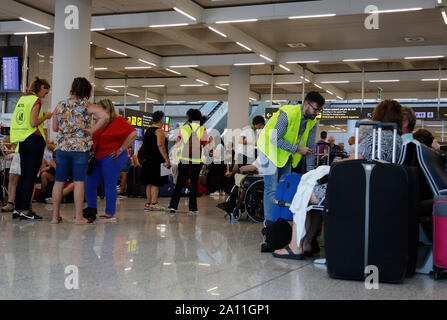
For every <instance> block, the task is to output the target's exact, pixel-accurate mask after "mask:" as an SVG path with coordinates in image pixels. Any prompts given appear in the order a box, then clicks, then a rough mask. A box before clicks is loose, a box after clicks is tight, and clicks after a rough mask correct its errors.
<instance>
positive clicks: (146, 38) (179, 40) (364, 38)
mask: <svg viewBox="0 0 447 320" xmlns="http://www.w3.org/2000/svg"><path fill="white" fill-rule="evenodd" d="M443 1H444V2H445V4H446V5H447V0H443ZM7 2H8V3H10V4H11V3H13V4H14V6H13V7H14V8H15V7H16V6H15V5H16V4H17V3H18V4H22V5H24V6H26V7H23V8H24V12H26V13H27V14H30V15H32V13H33V12H34V13H35V14H36V15H38V16H39V21H41V20H42V19H43V20H45V19H47V20H48V21H49V24H48V25H50V23H51V20H52V19H54V17H53V16H52V15H54V5H55V0H21V1H12V0H2V2H1V3H0V20H11V19H15V20H17V19H18V16H19V15H20V14H21V11H20V10H18V9H16V16H14V15H13V14H11V8H10V7H11V6H7ZM376 2H377V3H378V4H380V8H385V9H389V8H391V9H396V8H408V7H421V8H424V9H423V10H420V11H413V12H400V13H384V14H380V16H379V29H378V30H367V29H366V28H365V27H364V20H365V18H366V15H365V14H364V7H365V5H367V4H369V3H368V1H367V0H357V1H356V2H352V1H351V0H322V1H272V0H270V1H255V0H243V1H236V0H221V1H213V0H193V1H192V0H165V1H161V0H160V1H157V0H128V1H119V0H93V15H94V17H93V18H92V25H93V26H95V27H97V26H102V25H104V26H105V27H106V30H104V31H99V32H95V33H96V34H98V33H100V34H101V35H103V36H105V37H102V38H101V41H100V42H96V43H95V41H93V48H94V50H95V51H94V52H95V57H96V60H95V61H94V62H93V65H94V66H100V67H104V66H106V67H107V68H108V70H107V71H96V77H97V78H98V81H97V84H98V86H97V88H96V92H95V93H96V95H110V93H111V92H109V91H106V90H104V88H103V87H101V84H103V83H105V84H110V83H115V82H113V81H121V82H123V81H124V78H125V77H126V75H127V76H128V77H129V79H141V78H145V79H152V80H153V81H155V82H160V83H163V84H166V85H167V87H166V88H167V89H166V90H167V94H168V97H170V98H171V100H175V99H173V98H172V97H175V96H176V95H179V96H180V95H181V96H182V97H183V98H186V99H192V100H194V99H196V100H201V99H200V98H201V95H203V96H209V95H212V94H215V95H216V96H219V97H221V96H222V94H224V95H225V94H226V92H223V91H222V90H219V89H217V88H216V87H215V85H219V84H221V83H228V81H229V79H228V76H229V73H230V67H231V65H232V64H233V63H234V62H249V61H250V62H251V61H254V62H265V63H266V64H265V65H261V66H252V67H251V68H250V73H251V75H252V78H251V87H250V90H251V92H252V94H253V95H254V96H256V98H264V97H265V96H266V95H268V94H269V93H270V82H271V78H270V74H271V70H270V65H269V62H268V61H266V60H265V59H262V58H260V57H259V54H264V55H267V56H270V57H271V58H272V59H273V60H275V65H276V66H275V70H274V74H275V76H274V77H275V78H274V82H281V81H283V82H284V81H286V82H287V81H289V82H290V81H301V79H300V78H299V76H300V75H301V74H302V73H301V72H302V66H301V65H300V64H287V63H286V61H289V60H296V59H294V58H297V57H298V58H301V60H315V59H318V60H321V61H322V62H320V63H309V64H306V67H307V70H308V71H307V73H306V77H308V78H309V79H310V80H311V81H312V82H315V81H318V83H319V84H320V85H321V86H322V87H323V89H319V88H317V87H315V86H314V85H313V84H312V83H309V84H307V85H306V91H309V90H319V91H320V92H322V93H324V95H325V96H326V97H327V98H335V96H336V95H338V96H341V97H342V98H348V97H356V98H358V97H359V95H360V93H359V90H360V89H361V76H360V73H361V68H362V63H361V62H342V61H341V60H342V59H343V58H345V57H348V58H352V57H353V56H354V57H357V56H359V57H362V58H365V57H368V56H369V57H371V56H372V55H377V56H380V61H374V62H366V63H365V71H366V72H367V75H368V73H371V72H383V75H384V79H390V78H391V79H392V78H393V76H398V77H399V79H400V80H401V81H400V82H398V83H369V82H366V83H365V92H366V93H368V94H372V93H374V92H377V87H379V86H380V87H381V88H382V89H383V90H384V92H386V93H387V94H389V95H393V94H394V93H395V94H407V95H408V96H407V97H410V95H411V97H412V98H417V97H419V96H420V97H423V96H424V97H425V96H433V98H435V97H436V96H435V94H437V89H438V87H437V83H436V82H422V81H420V79H419V78H417V77H409V76H408V75H409V74H411V72H419V71H421V70H423V71H424V72H425V73H424V74H421V76H424V77H428V78H436V77H438V75H439V70H438V68H439V63H438V59H421V60H405V59H403V57H404V56H406V55H418V56H419V55H432V54H436V55H439V52H441V53H442V55H444V56H447V24H445V23H444V21H443V19H442V16H441V11H440V8H437V7H436V6H437V4H436V3H437V1H436V0H393V1H386V0H377V1H376ZM175 5H177V6H179V7H180V8H182V9H183V10H184V11H188V12H190V13H191V14H193V15H195V16H197V17H199V22H195V23H193V22H192V21H191V20H189V19H188V18H186V17H184V16H183V15H181V14H180V13H178V12H175V11H174V10H173V7H174V6H175ZM393 6H394V7H393ZM30 8H31V9H30ZM25 9H26V10H25ZM29 10H31V11H29ZM32 10H34V11H32ZM331 10H334V11H337V16H335V17H325V18H315V19H297V20H290V19H287V16H288V15H291V14H296V13H300V12H303V13H305V14H310V13H315V14H318V13H324V12H326V13H327V12H330V11H331ZM125 13H132V15H131V16H130V15H126V14H125ZM45 14H46V16H45ZM251 16H253V17H256V18H258V19H259V21H257V22H246V23H232V24H216V23H214V22H216V21H218V20H222V19H224V18H225V19H236V18H240V17H245V18H247V17H251ZM42 17H43V18H42ZM30 19H31V17H30ZM144 21H155V22H154V23H156V24H158V23H162V22H166V23H175V22H191V23H193V24H191V25H189V26H184V27H166V28H148V24H149V23H144ZM158 21H161V22H158ZM8 23H9V22H8ZM8 23H7V22H3V24H4V26H5V27H4V28H3V29H4V30H9V29H8V28H7V27H6V26H11V24H8ZM20 23H23V24H26V23H24V22H20ZM28 26H29V25H28ZM208 26H212V27H214V28H215V29H218V30H221V32H225V33H227V37H222V36H220V35H218V34H217V33H215V32H213V31H211V30H210V29H209V28H208ZM14 27H15V25H14ZM222 30H223V31H222ZM1 31H2V23H1V22H0V32H1ZM406 37H410V38H416V37H423V40H424V41H423V42H413V43H409V42H406V41H405V38H406ZM236 41H240V42H243V43H244V44H245V45H247V46H249V47H250V48H252V51H247V50H246V49H244V48H242V47H240V46H239V45H237V44H236ZM105 43H107V44H111V45H113V47H115V48H118V49H119V48H120V46H121V48H124V49H126V48H127V49H129V48H133V51H132V52H134V54H132V55H131V54H129V58H127V59H126V60H123V59H121V58H122V57H121V56H120V55H117V54H114V53H111V52H110V51H107V50H105V49H104V47H105V45H104V44H105ZM290 43H304V44H305V45H306V47H304V48H291V47H290V46H288V44H290ZM378 48H387V49H378ZM142 55H147V56H148V57H154V58H156V60H158V61H159V63H158V66H157V67H154V68H152V69H150V70H138V71H130V70H125V69H124V66H126V65H127V64H129V65H130V66H136V65H138V58H141V57H142ZM303 57H305V59H304V58H303ZM118 58H120V59H118ZM312 58H314V59H312ZM145 59H147V58H146V56H145ZM298 60H300V59H298ZM149 61H154V60H149ZM191 61H197V62H198V63H188V62H191ZM177 62H179V63H177ZM182 62H183V64H198V65H199V66H198V67H195V68H186V69H182V70H180V69H178V71H181V72H182V75H180V76H179V75H176V74H173V73H171V72H169V71H167V70H166V67H169V66H170V65H172V64H182ZM279 64H282V65H283V66H285V67H286V68H289V69H290V71H286V70H285V69H282V68H280V67H279ZM139 65H141V63H139ZM441 66H442V68H443V69H444V71H443V72H444V73H443V77H445V78H447V74H445V72H446V71H445V69H446V68H447V59H445V58H444V59H443V60H442V64H441ZM394 71H400V72H399V73H397V74H393V73H392V72H394ZM263 75H264V77H262V76H263ZM413 75H414V73H413ZM256 76H259V77H258V78H254V77H256ZM376 76H377V77H379V76H378V75H376ZM334 77H335V80H336V79H337V78H340V79H342V78H343V79H349V80H350V81H351V82H350V83H347V84H321V81H323V80H324V79H329V80H334ZM377 77H376V79H377ZM197 78H200V79H202V80H206V81H207V82H209V83H210V85H209V86H203V87H194V88H183V87H179V83H180V82H182V81H186V82H189V83H191V82H194V81H195V79H197ZM379 78H380V77H379ZM416 78H417V79H416ZM172 79H178V80H179V81H177V82H176V83H175V84H172V81H171V80H172ZM314 79H316V80H314ZM109 80H110V81H109ZM169 81H171V82H169ZM135 83H137V82H135ZM442 83H443V87H442V96H443V97H444V98H447V92H446V85H447V81H444V82H442ZM138 84H139V83H138ZM130 88H134V89H135V90H137V91H138V90H140V92H141V90H142V88H141V85H139V86H137V85H136V86H134V87H132V85H130ZM119 90H120V92H119V94H120V95H122V94H123V89H119ZM129 90H130V89H129ZM148 90H149V91H150V93H151V94H153V96H155V97H160V95H162V94H163V91H164V89H155V88H150V89H148ZM326 90H329V91H331V92H334V95H330V94H328V93H327V92H326ZM301 91H302V86H301V85H275V86H274V90H273V92H274V94H275V95H278V97H280V95H284V94H294V95H300V94H301Z"/></svg>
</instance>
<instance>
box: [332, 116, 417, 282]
mask: <svg viewBox="0 0 447 320" xmlns="http://www.w3.org/2000/svg"><path fill="white" fill-rule="evenodd" d="M363 125H369V126H371V125H372V126H373V127H374V130H373V145H372V159H374V158H375V149H376V143H375V142H376V141H375V140H376V131H378V138H377V140H378V147H377V153H378V160H352V161H346V162H336V163H334V164H333V165H332V166H331V170H330V173H329V181H328V188H327V193H326V203H325V213H324V215H325V218H324V222H325V226H324V237H325V241H324V242H325V249H326V261H327V271H328V274H329V276H330V277H333V278H339V279H351V280H365V278H366V277H367V276H368V275H369V270H370V268H366V267H368V266H370V267H372V269H373V270H374V267H375V268H377V269H376V270H377V271H378V277H379V281H380V282H391V283H400V282H402V281H403V280H404V278H405V275H406V272H407V266H408V262H409V239H410V236H409V229H410V225H409V224H410V221H409V220H410V219H409V199H408V196H409V189H408V188H409V187H408V180H409V179H408V174H407V170H406V169H405V168H404V167H403V166H400V165H396V164H395V160H396V138H397V125H396V124H388V123H386V124H385V123H380V122H357V123H356V130H355V131H356V146H355V154H356V159H358V133H359V127H360V126H363ZM384 126H387V127H389V126H391V127H393V128H394V130H393V136H394V139H393V157H392V158H393V163H387V162H384V161H381V159H380V158H381V138H382V137H381V131H382V127H384Z"/></svg>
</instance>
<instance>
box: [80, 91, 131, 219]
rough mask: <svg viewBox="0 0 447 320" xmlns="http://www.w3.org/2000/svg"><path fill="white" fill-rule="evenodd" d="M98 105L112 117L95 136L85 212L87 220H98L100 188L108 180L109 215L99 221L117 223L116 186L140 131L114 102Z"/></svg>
mask: <svg viewBox="0 0 447 320" xmlns="http://www.w3.org/2000/svg"><path fill="white" fill-rule="evenodd" d="M98 106H100V107H102V109H103V110H104V111H105V112H106V113H107V114H108V115H109V118H110V121H109V123H108V124H106V125H104V126H103V127H102V128H101V129H99V130H98V131H97V132H95V134H94V135H93V150H94V152H96V162H95V166H94V167H93V170H92V172H91V173H90V174H89V175H88V176H87V179H86V182H85V197H86V199H87V208H85V209H84V218H87V219H91V220H95V219H96V213H97V189H98V186H99V185H100V184H101V183H102V182H103V181H104V189H105V196H106V214H105V215H101V216H99V219H98V221H101V222H115V221H116V218H115V217H114V216H115V211H116V198H117V191H116V184H117V182H118V178H119V176H120V172H121V168H122V167H123V165H124V163H125V162H126V161H127V158H128V153H127V148H128V147H129V146H130V145H131V144H132V143H133V141H134V140H135V138H136V136H137V132H136V130H135V129H134V128H133V127H132V126H131V125H130V123H129V122H127V120H125V119H124V118H123V117H121V116H119V115H118V114H117V113H116V110H115V107H114V105H113V102H112V101H110V100H109V99H103V100H101V101H99V103H98Z"/></svg>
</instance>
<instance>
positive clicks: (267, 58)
mask: <svg viewBox="0 0 447 320" xmlns="http://www.w3.org/2000/svg"><path fill="white" fill-rule="evenodd" d="M259 56H260V57H261V58H263V59H265V60H267V61H270V62H272V61H273V60H272V59H270V58H269V57H266V56H264V55H263V54H260V55H259Z"/></svg>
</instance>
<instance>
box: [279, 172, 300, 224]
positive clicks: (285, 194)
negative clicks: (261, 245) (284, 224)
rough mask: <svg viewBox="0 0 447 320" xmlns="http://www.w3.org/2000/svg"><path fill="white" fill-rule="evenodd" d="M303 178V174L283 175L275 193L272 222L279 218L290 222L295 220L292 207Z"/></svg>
mask: <svg viewBox="0 0 447 320" xmlns="http://www.w3.org/2000/svg"><path fill="white" fill-rule="evenodd" d="M301 176H302V175H301V174H298V173H295V172H292V173H291V174H285V175H283V176H282V177H281V178H280V179H279V182H278V186H277V187H276V192H275V201H274V204H273V218H272V221H277V220H278V219H279V218H282V219H284V220H289V221H291V220H293V214H292V211H290V205H291V204H292V200H293V197H294V196H295V193H296V190H297V189H298V185H299V184H300V181H301Z"/></svg>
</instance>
